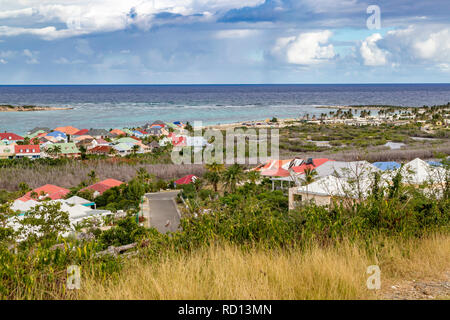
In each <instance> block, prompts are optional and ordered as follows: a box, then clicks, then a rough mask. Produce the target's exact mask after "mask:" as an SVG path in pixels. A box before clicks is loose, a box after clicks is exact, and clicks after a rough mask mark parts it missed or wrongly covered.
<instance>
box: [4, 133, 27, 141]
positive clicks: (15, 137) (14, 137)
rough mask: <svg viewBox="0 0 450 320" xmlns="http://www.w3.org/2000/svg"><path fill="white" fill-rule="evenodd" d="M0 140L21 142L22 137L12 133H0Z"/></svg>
mask: <svg viewBox="0 0 450 320" xmlns="http://www.w3.org/2000/svg"><path fill="white" fill-rule="evenodd" d="M0 140H6V141H9V142H15V141H23V137H21V136H19V135H17V134H15V133H12V132H2V133H0Z"/></svg>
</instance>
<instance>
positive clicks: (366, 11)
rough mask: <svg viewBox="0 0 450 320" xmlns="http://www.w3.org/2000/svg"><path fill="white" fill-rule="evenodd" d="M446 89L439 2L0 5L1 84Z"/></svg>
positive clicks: (448, 58) (69, 1)
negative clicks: (360, 85)
mask: <svg viewBox="0 0 450 320" xmlns="http://www.w3.org/2000/svg"><path fill="white" fill-rule="evenodd" d="M449 82H450V1H448V0H434V1H432V2H431V1H413V0H409V1H406V0H399V1H395V0H383V1H359V0H341V1H333V0H127V1H124V0H0V84H215V83H217V84H221V83H226V84H234V83H242V84H245V83H449Z"/></svg>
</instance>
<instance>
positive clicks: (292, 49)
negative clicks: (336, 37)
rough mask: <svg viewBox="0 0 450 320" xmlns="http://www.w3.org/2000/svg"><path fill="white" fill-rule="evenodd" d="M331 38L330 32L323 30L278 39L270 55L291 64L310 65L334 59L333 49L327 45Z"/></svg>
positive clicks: (330, 45)
mask: <svg viewBox="0 0 450 320" xmlns="http://www.w3.org/2000/svg"><path fill="white" fill-rule="evenodd" d="M331 36H332V33H331V31H328V30H324V31H319V32H308V33H301V34H299V35H298V36H294V37H285V38H279V39H278V40H277V42H276V44H275V46H274V48H273V49H272V54H274V55H275V56H278V57H281V58H283V59H285V60H286V61H287V62H288V63H292V64H301V65H310V64H318V63H321V62H325V61H328V60H330V59H332V58H334V57H335V52H334V47H333V45H332V44H329V43H328V41H329V39H330V38H331Z"/></svg>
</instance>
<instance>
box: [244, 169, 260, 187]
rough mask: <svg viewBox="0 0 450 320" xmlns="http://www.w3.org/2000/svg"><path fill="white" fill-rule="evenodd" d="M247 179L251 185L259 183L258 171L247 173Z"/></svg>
mask: <svg viewBox="0 0 450 320" xmlns="http://www.w3.org/2000/svg"><path fill="white" fill-rule="evenodd" d="M247 179H248V180H249V181H250V183H252V184H256V181H259V179H261V174H260V173H259V171H255V170H252V171H249V172H247Z"/></svg>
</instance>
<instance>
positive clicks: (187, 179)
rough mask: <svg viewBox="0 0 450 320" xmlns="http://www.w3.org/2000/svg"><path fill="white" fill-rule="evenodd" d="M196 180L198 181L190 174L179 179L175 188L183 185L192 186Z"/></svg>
mask: <svg viewBox="0 0 450 320" xmlns="http://www.w3.org/2000/svg"><path fill="white" fill-rule="evenodd" d="M195 180H197V177H196V176H195V175H193V174H189V175H187V176H184V177H183V178H180V179H178V180H177V181H175V182H174V184H175V186H177V185H183V184H190V183H193V182H194V181H195Z"/></svg>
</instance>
